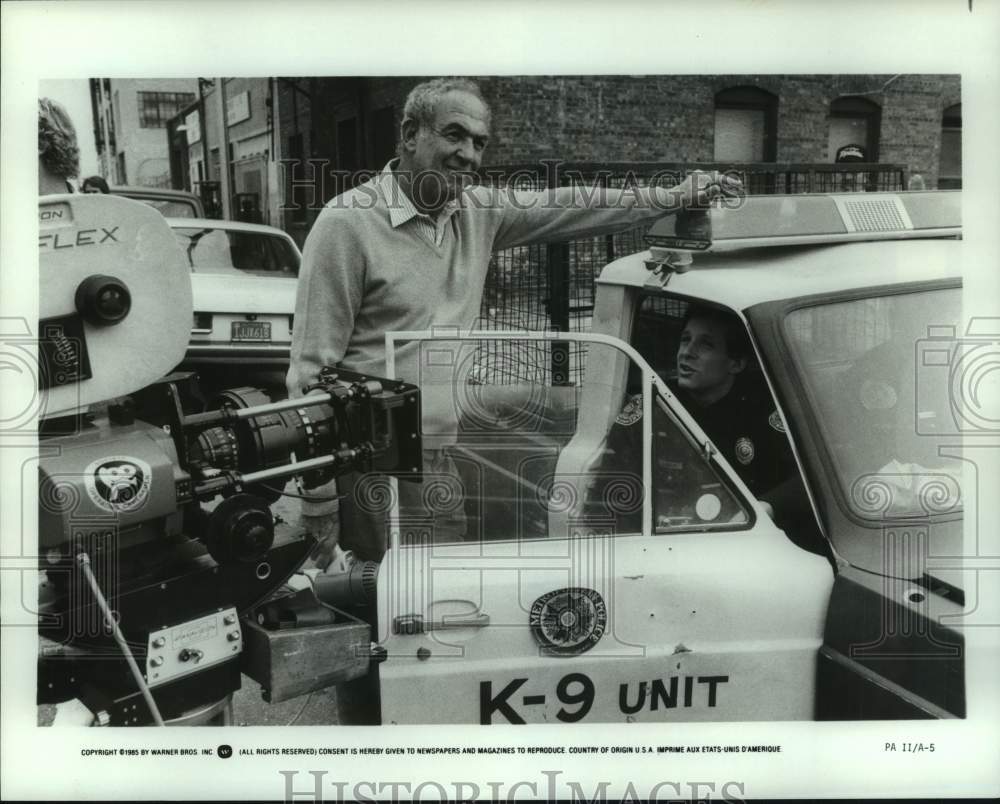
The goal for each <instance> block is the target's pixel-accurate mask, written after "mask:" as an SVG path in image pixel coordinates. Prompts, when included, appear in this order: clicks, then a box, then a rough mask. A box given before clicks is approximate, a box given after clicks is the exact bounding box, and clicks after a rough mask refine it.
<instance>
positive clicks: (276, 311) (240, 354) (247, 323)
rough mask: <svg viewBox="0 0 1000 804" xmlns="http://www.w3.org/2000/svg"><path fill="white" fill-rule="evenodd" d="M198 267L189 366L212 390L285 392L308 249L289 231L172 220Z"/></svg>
mask: <svg viewBox="0 0 1000 804" xmlns="http://www.w3.org/2000/svg"><path fill="white" fill-rule="evenodd" d="M167 223H168V224H169V226H170V228H171V229H172V230H173V232H174V235H175V236H176V238H177V241H178V243H179V244H180V246H181V250H182V252H183V253H184V256H185V258H186V259H187V261H188V264H189V265H190V267H191V286H192V292H193V296H194V320H193V322H192V329H191V342H190V344H189V347H188V351H187V354H186V355H185V358H184V362H183V363H182V364H181V366H180V368H181V369H187V370H194V371H197V372H198V373H199V375H200V376H201V381H202V387H203V388H206V389H208V390H212V389H217V388H227V387H233V386H238V385H259V386H263V387H264V388H266V389H268V390H273V391H280V389H281V388H283V386H284V376H285V372H286V371H287V368H288V355H289V348H290V346H291V336H292V316H293V313H294V311H295V284H296V280H297V277H298V273H299V264H300V262H301V259H302V255H301V254H300V252H299V249H298V246H297V245H296V244H295V241H294V240H293V239H292V238H291V237H290V236H289V235H288V234H287V233H285V232H283V231H282V230H281V229H276V228H275V227H273V226H263V225H260V224H251V223H238V222H236V221H219V220H207V219H198V218H169V219H168V220H167Z"/></svg>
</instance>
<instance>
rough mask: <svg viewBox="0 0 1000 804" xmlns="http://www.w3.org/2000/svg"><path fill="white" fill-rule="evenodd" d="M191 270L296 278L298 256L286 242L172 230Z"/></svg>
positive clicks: (276, 238) (232, 233)
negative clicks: (239, 272)
mask: <svg viewBox="0 0 1000 804" xmlns="http://www.w3.org/2000/svg"><path fill="white" fill-rule="evenodd" d="M173 231H174V235H175V236H176V237H177V240H178V242H179V243H180V244H181V248H182V249H183V250H184V254H185V256H186V257H187V260H188V264H189V265H190V266H191V269H192V270H193V271H195V272H198V273H231V272H232V271H234V270H235V271H242V272H244V273H248V274H253V275H255V276H284V277H295V276H298V273H299V255H298V253H297V252H296V250H295V247H294V246H293V245H292V244H291V243H289V242H288V241H287V240H286V239H285V238H283V237H280V236H278V235H271V234H267V233H266V232H246V231H238V230H231V229H201V228H198V229H195V228H191V229H188V228H177V229H174V230H173Z"/></svg>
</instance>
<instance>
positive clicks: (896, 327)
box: [784, 288, 967, 519]
mask: <svg viewBox="0 0 1000 804" xmlns="http://www.w3.org/2000/svg"><path fill="white" fill-rule="evenodd" d="M960 316H961V291H960V289H958V288H947V289H941V290H934V291H923V292H914V293H896V294H892V295H883V296H877V297H870V298H861V299H854V300H851V301H844V302H836V303H832V304H817V305H813V306H809V307H802V308H799V309H797V310H794V311H792V312H790V313H789V314H788V315H787V316H786V318H785V322H784V336H785V339H786V341H787V342H788V344H789V346H790V347H791V350H792V353H793V354H794V357H795V362H796V364H797V366H798V368H799V370H800V372H801V375H802V376H803V377H804V379H805V384H806V391H807V393H808V394H809V397H810V399H811V404H812V406H813V408H814V410H815V411H816V420H817V422H818V425H819V428H820V430H821V431H822V434H823V437H824V439H825V441H826V444H827V447H828V449H829V452H830V455H831V457H832V459H833V463H834V468H835V470H836V475H837V479H838V481H839V483H840V486H841V490H842V492H843V494H844V496H845V498H846V499H847V503H848V506H849V507H850V509H851V510H852V511H853V512H854V513H855V514H856V515H858V516H860V517H863V518H865V519H884V518H885V517H893V518H895V517H926V516H929V515H934V514H952V513H957V512H959V511H960V510H961V508H962V495H961V485H960V480H961V462H960V460H959V459H958V458H957V457H954V456H955V451H956V449H957V447H956V445H957V444H959V443H960V439H959V435H960V433H961V431H962V429H963V418H962V413H961V410H960V399H959V396H960V394H959V391H960V390H961V389H960V388H959V387H958V386H957V385H956V383H955V372H953V371H952V369H954V368H956V367H960V365H961V363H962V361H963V349H965V348H966V346H967V345H964V344H963V343H962V341H961V339H959V338H958V336H957V333H958V332H959V328H958V327H959V318H960ZM949 445H950V446H949Z"/></svg>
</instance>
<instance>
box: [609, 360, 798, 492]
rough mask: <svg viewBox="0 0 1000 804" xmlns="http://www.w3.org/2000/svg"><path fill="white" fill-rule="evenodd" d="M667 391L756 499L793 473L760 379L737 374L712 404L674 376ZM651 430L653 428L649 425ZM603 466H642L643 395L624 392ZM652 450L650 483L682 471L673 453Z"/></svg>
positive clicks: (788, 449) (781, 429)
mask: <svg viewBox="0 0 1000 804" xmlns="http://www.w3.org/2000/svg"><path fill="white" fill-rule="evenodd" d="M669 386H670V389H671V391H673V393H674V394H675V395H676V396H677V398H678V400H679V401H680V403H681V404H682V405H683V406H684V407H685V408H686V409H687V411H688V413H690V414H691V416H692V417H693V418H694V419H695V421H697V422H698V424H699V425H700V426H701V428H702V429H703V430H704V431H705V433H706V434H707V435H708V437H709V438H710V439H711V440H712V443H713V444H715V446H716V448H717V449H718V450H719V451H720V452H721V453H722V454H723V455H724V456H725V457H726V460H727V461H729V463H730V465H731V466H732V467H733V469H734V470H735V471H736V473H737V474H738V475H739V476H740V478H741V479H742V480H743V482H744V483H746V485H747V487H748V488H749V489H750V491H751V492H752V493H753V494H754V496H756V497H758V498H760V497H762V496H764V495H766V494H767V492H769V491H771V490H772V489H774V488H775V487H776V486H778V485H779V484H781V483H782V482H784V481H785V480H787V479H788V478H789V477H792V476H793V475H797V467H796V465H795V458H794V456H793V454H792V451H791V447H790V445H789V443H788V437H787V435H786V433H785V425H784V422H783V421H782V419H781V416H780V414H779V413H778V411H777V409H776V408H775V407H774V403H773V400H772V398H771V394H770V391H769V390H768V389H767V386H766V385H764V383H763V382H762V381H759V380H757V379H750V378H749V377H747V376H746V375H740V376H739V378H738V379H737V381H736V383H735V384H734V385H733V387H732V388H731V389H730V391H729V393H728V394H726V396H725V397H723V398H722V399H720V400H718V401H717V402H715V403H714V404H712V405H707V406H704V405H699V404H698V403H697V402H696V401H695V400H694V398H693V397H692V396H691V395H690V394H688V393H687V392H686V391H685V390H683V389H682V388H680V387H678V386H677V384H676V383H675V382H673V381H671V382H670V383H669ZM654 430H655V428H654ZM606 446H607V449H606V455H605V459H604V461H602V468H604V469H607V468H611V467H614V468H617V469H619V470H621V468H622V467H624V466H626V465H627V466H629V467H631V468H632V471H634V472H639V471H641V469H640V467H641V464H640V457H639V456H641V454H642V396H641V395H640V394H637V395H634V396H632V397H629V398H628V399H627V400H626V402H625V404H624V405H623V406H622V410H621V412H620V413H619V415H618V417H617V419H616V421H615V423H614V425H613V426H612V428H611V431H610V432H609V434H608V440H607V445H606ZM653 449H654V485H660V481H661V479H663V478H664V477H665V476H668V475H678V474H682V473H683V466H682V465H678V464H677V456H676V455H670V454H665V453H667V452H668V450H667V449H664V448H663V447H662V446H661V447H660V448H657V446H656V445H654V447H653Z"/></svg>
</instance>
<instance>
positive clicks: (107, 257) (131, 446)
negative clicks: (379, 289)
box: [38, 195, 421, 725]
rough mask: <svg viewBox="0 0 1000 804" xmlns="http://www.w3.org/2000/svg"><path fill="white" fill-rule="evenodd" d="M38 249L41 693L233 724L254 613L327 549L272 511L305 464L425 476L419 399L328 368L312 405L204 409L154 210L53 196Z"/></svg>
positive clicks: (106, 709) (172, 263) (166, 717)
mask: <svg viewBox="0 0 1000 804" xmlns="http://www.w3.org/2000/svg"><path fill="white" fill-rule="evenodd" d="M39 251H40V280H41V303H40V311H39V318H40V320H39V336H40V337H39V344H38V354H39V381H38V383H39V391H40V393H41V395H42V409H43V410H44V415H43V420H42V421H41V422H40V438H39V448H40V471H39V490H38V491H39V532H38V544H39V551H38V552H39V555H40V569H41V571H42V572H41V576H40V577H41V579H42V580H41V582H40V587H39V626H38V627H39V635H40V650H39V683H38V701H39V703H46V702H59V701H64V700H68V699H71V698H78V699H80V700H81V701H82V702H83V703H84V704H85V705H86V706H87V707H88V708H89V709H90V710H91V712H93V713H94V715H95V723H99V724H101V725H106V724H111V725H143V724H147V723H150V722H156V723H158V724H162V723H175V724H195V723H200V722H212V721H213V720H214V721H215V722H218V721H219V719H220V716H223V715H224V713H225V711H226V709H227V705H228V703H229V701H230V700H231V694H232V692H233V691H234V690H236V689H238V688H239V687H240V676H241V670H242V671H244V672H250V671H249V670H248V667H251V668H252V667H256V668H260V667H267V666H269V664H270V663H269V657H268V656H267V655H266V654H267V652H268V651H270V650H272V649H273V643H272V641H271V640H270V639H268V638H267V637H266V636H264V637H261V629H260V628H258V627H257V626H256V624H255V622H253V621H251V620H248V619H247V616H246V615H247V614H248V613H250V612H254V611H257V610H258V609H259V607H261V606H262V605H263V604H265V603H266V602H267V601H269V600H271V599H273V596H274V594H275V592H276V590H279V589H280V588H281V587H282V586H283V584H284V583H285V581H286V580H287V579H288V578H289V577H290V576H291V574H292V573H293V572H294V571H295V570H296V569H297V568H299V567H300V566H301V565H302V563H303V562H304V561H305V560H306V558H307V557H308V555H309V553H310V551H311V549H312V548H313V546H314V543H313V541H312V540H311V539H310V538H307V537H306V536H305V535H304V533H303V532H302V531H301V530H299V529H296V528H293V527H290V526H289V525H288V524H287V523H284V522H282V521H280V518H276V517H275V516H274V515H273V514H272V512H271V509H270V506H271V505H272V504H273V503H274V502H275V500H277V498H278V496H279V495H280V494H281V491H282V488H283V486H284V485H285V483H286V482H287V480H288V479H289V478H290V477H292V476H300V477H302V478H303V480H304V481H305V483H306V485H310V484H316V483H319V482H324V481H325V480H328V479H329V478H331V477H335V476H337V475H340V474H343V473H346V472H357V471H360V472H365V471H376V472H382V473H387V474H395V475H399V476H401V477H417V476H419V472H420V455H421V451H420V437H419V424H420V401H419V395H418V392H417V390H416V388H415V387H414V386H412V385H408V384H406V383H402V382H397V381H390V380H380V379H376V378H372V377H365V376H360V375H356V374H350V373H348V372H342V371H332V370H328V371H324V372H323V374H322V375H321V377H320V380H319V382H318V383H317V384H316V385H315V386H314V387H313V388H311V389H309V391H310V392H309V393H308V394H307V395H306V396H304V397H301V398H298V399H293V400H283V401H277V402H272V401H271V399H270V397H268V396H267V395H265V394H264V393H263V392H262V391H261V390H259V389H254V388H236V389H231V390H228V391H224V392H222V393H219V394H217V395H215V396H214V397H213V398H212V399H209V400H207V401H206V400H205V399H204V398H203V396H202V395H201V393H200V391H199V388H198V382H197V377H196V376H195V375H193V374H181V373H174V374H171V373H169V372H170V371H171V369H173V368H174V367H175V366H176V365H177V364H178V363H180V362H181V359H182V357H183V355H184V352H185V348H186V346H187V341H188V337H189V333H190V329H191V321H192V300H191V281H190V275H189V269H188V267H187V266H186V264H185V263H186V261H185V260H184V259H183V255H182V253H181V249H180V246H179V245H178V244H177V242H176V240H175V239H174V237H173V235H172V234H171V232H170V229H169V228H168V226H167V224H166V222H165V221H164V220H163V218H162V217H161V216H160V214H159V213H158V212H156V211H155V210H154V209H152V208H151V207H147V206H145V205H143V204H140V203H138V202H134V201H127V200H124V199H119V198H115V197H110V196H96V195H65V196H62V195H59V196H47V197H44V198H43V199H42V200H41V202H40V205H39ZM359 625H360V624H359ZM251 631H252V632H253V633H251ZM367 633H368V632H367V626H366V625H365V626H364V628H362V629H361V631H358V630H357V629H355V630H354V631H352V634H354V638H355V640H356V641H357V640H361V641H363V639H364V637H365V636H366V635H367ZM359 634H360V636H359ZM364 646H365V647H367V644H365V645H364ZM261 654H265V655H263V656H262V655H261ZM328 680H329V679H328ZM222 719H224V717H223V718H222Z"/></svg>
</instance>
